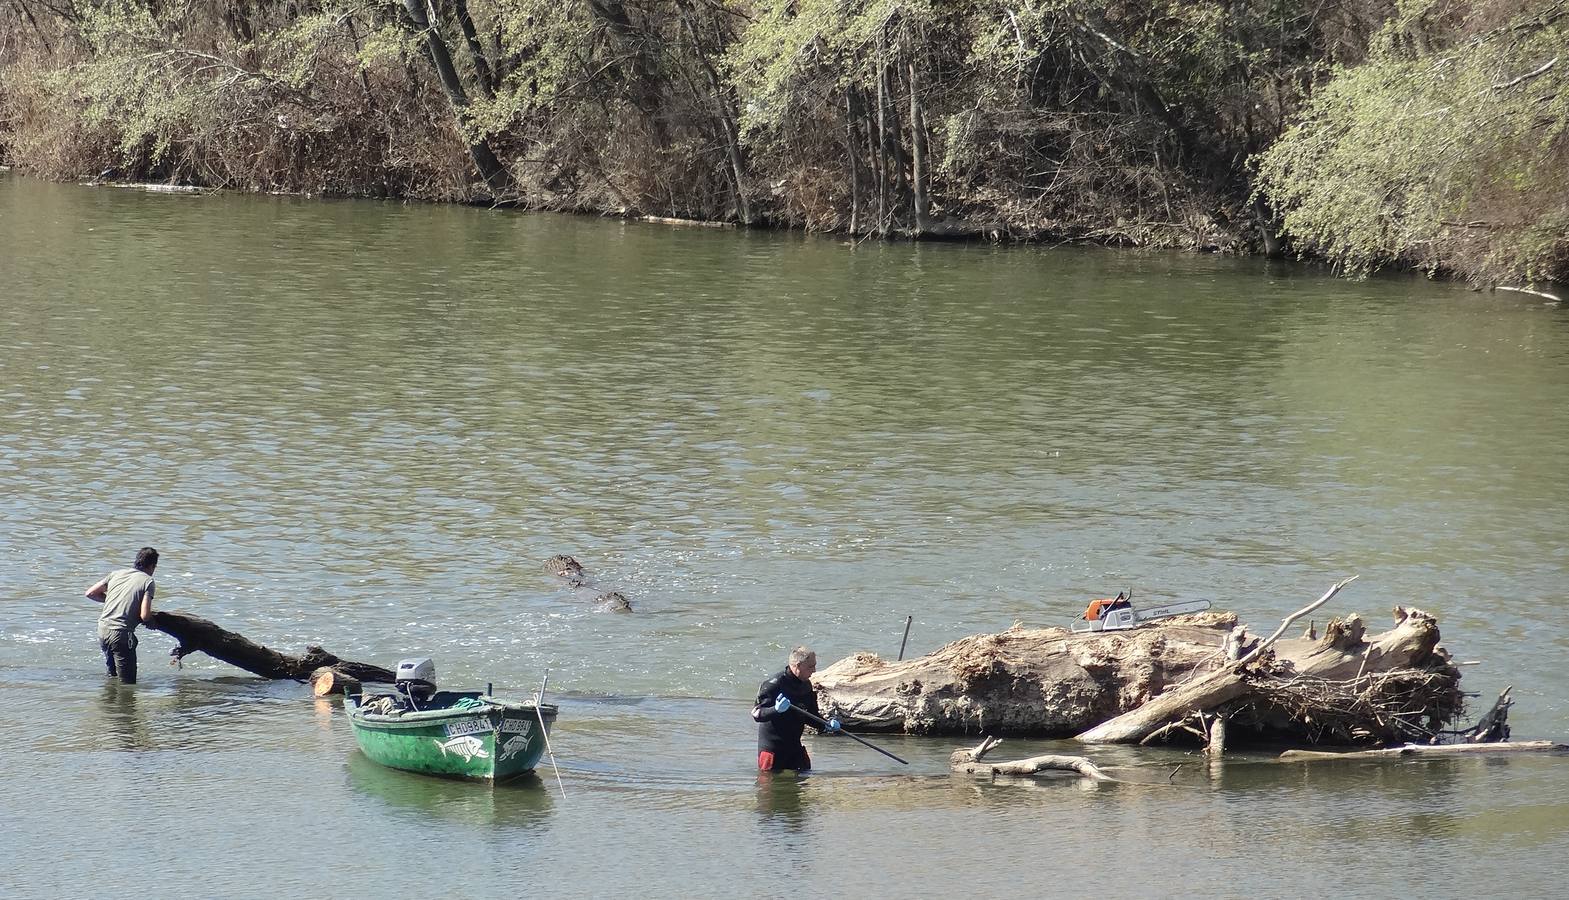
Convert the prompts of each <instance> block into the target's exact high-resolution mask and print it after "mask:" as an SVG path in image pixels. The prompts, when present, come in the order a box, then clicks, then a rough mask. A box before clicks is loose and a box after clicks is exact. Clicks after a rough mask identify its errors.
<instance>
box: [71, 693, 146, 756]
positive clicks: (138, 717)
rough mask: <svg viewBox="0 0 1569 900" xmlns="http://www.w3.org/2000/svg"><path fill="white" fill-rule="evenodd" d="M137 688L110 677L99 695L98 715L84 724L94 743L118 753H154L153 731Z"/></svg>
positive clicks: (92, 716) (90, 717)
mask: <svg viewBox="0 0 1569 900" xmlns="http://www.w3.org/2000/svg"><path fill="white" fill-rule="evenodd" d="M137 693H138V691H137V686H136V685H134V684H124V683H122V682H121V681H120V679H118V678H108V677H106V678H105V680H104V684H103V689H102V691H101V692H100V693H99V695H98V705H97V708H96V710H95V712H96V715H90V716H89V717H88V718H87V721H86V722H85V723H84V724H85V727H86V730H87V731H88V733H89V734H90V735H92V738H91V740H92V743H93V744H98V745H107V746H109V747H112V748H113V749H116V750H152V749H154V747H155V746H156V745H155V744H154V741H153V730H152V728H151V727H149V725H148V722H147V713H146V712H145V711H144V710H143V709H142V708H141V705H140V703H139V702H138V700H137V696H136V695H137Z"/></svg>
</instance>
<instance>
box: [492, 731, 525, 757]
mask: <svg viewBox="0 0 1569 900" xmlns="http://www.w3.org/2000/svg"><path fill="white" fill-rule="evenodd" d="M527 746H528V735H526V734H515V735H513V736H512V737H509V738H507V742H506V743H505V744H502V745H501V752H500V753H497V754H496V762H506V761H507V760H509V759H511V758H512V757H514V756H517V755H518V754H519V753H522V752H523V749H524V748H525V747H527Z"/></svg>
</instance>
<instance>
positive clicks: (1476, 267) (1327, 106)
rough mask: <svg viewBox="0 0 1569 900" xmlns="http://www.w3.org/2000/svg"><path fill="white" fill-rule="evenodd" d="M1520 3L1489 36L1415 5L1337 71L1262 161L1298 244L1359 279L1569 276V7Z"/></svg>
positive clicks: (1449, 13)
mask: <svg viewBox="0 0 1569 900" xmlns="http://www.w3.org/2000/svg"><path fill="white" fill-rule="evenodd" d="M1512 5H1513V6H1514V7H1515V8H1514V9H1512V10H1510V11H1509V13H1510V14H1508V15H1507V16H1504V17H1503V20H1502V21H1493V22H1491V23H1488V25H1487V27H1485V28H1484V29H1482V30H1478V28H1477V26H1476V25H1474V24H1472V23H1473V22H1474V21H1475V20H1474V19H1469V18H1466V17H1457V16H1455V15H1454V12H1455V11H1454V9H1453V8H1452V5H1451V4H1446V3H1444V2H1442V0H1421V2H1410V3H1404V4H1402V6H1401V9H1400V14H1399V16H1397V17H1396V18H1395V19H1393V20H1392V21H1391V23H1390V24H1389V26H1388V27H1386V28H1385V29H1384V30H1383V32H1382V33H1381V34H1380V35H1379V36H1378V37H1377V39H1376V40H1375V41H1374V42H1373V53H1372V57H1371V58H1370V59H1369V61H1368V62H1366V63H1365V64H1363V65H1359V66H1353V67H1347V68H1342V69H1339V70H1337V71H1336V72H1335V75H1334V77H1333V78H1332V79H1331V80H1330V81H1329V83H1328V84H1326V85H1325V86H1324V88H1323V89H1322V90H1320V91H1319V93H1318V94H1317V96H1316V97H1315V98H1314V100H1313V102H1312V105H1311V107H1310V108H1309V109H1308V111H1307V114H1306V115H1305V117H1304V118H1303V120H1302V122H1301V123H1300V124H1298V125H1297V126H1296V127H1294V128H1293V129H1291V131H1290V132H1288V133H1287V134H1286V135H1285V136H1284V137H1283V138H1282V140H1281V141H1280V142H1279V143H1278V144H1277V145H1275V146H1274V147H1272V148H1271V149H1270V150H1269V152H1267V153H1266V154H1264V155H1263V157H1262V158H1261V161H1260V175H1261V188H1262V190H1263V192H1264V194H1265V195H1266V196H1267V197H1268V198H1269V200H1270V201H1271V202H1272V203H1273V204H1274V205H1275V206H1276V208H1277V209H1280V210H1282V211H1284V213H1285V217H1284V224H1285V228H1286V230H1287V232H1288V233H1289V234H1290V235H1291V236H1292V237H1293V238H1294V239H1295V240H1296V241H1297V243H1298V246H1299V248H1300V249H1302V250H1303V251H1305V252H1310V253H1314V254H1318V255H1323V256H1326V257H1328V258H1330V259H1332V260H1334V261H1335V262H1337V263H1338V264H1339V265H1341V266H1342V267H1344V268H1345V270H1346V271H1348V272H1350V273H1353V274H1365V273H1367V272H1370V271H1373V270H1374V269H1377V268H1379V267H1380V266H1384V265H1388V264H1391V263H1402V264H1409V265H1415V266H1420V267H1423V268H1425V269H1427V270H1429V271H1433V272H1437V271H1456V272H1459V273H1462V274H1465V275H1467V276H1469V277H1471V278H1473V279H1475V280H1477V281H1479V282H1483V283H1492V282H1497V281H1500V280H1514V279H1521V280H1526V281H1531V280H1538V279H1564V278H1566V277H1569V240H1566V234H1569V227H1566V226H1569V179H1566V178H1565V177H1564V172H1566V171H1569V143H1566V140H1565V126H1566V125H1569V90H1566V89H1565V88H1566V87H1569V80H1566V70H1569V33H1566V31H1565V24H1566V22H1569V11H1566V4H1565V3H1563V2H1562V0H1557V2H1524V3H1518V4H1512ZM1490 12H1492V13H1493V14H1494V16H1497V15H1498V13H1499V12H1500V10H1499V9H1498V8H1497V6H1494V7H1493V8H1492V9H1491V10H1490ZM1457 22H1458V25H1457V24H1456V23H1457Z"/></svg>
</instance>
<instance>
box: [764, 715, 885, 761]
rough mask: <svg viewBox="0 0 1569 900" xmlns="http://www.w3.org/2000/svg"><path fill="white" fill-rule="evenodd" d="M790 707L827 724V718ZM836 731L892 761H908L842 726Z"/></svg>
mask: <svg viewBox="0 0 1569 900" xmlns="http://www.w3.org/2000/svg"><path fill="white" fill-rule="evenodd" d="M790 708H791V709H793V710H795V711H796V712H798V713H800V714H801V715H803V716H806V717H807V718H808V719H810V720H812V721H813V722H816V723H817V724H819V725H822V726H825V727H826V726H827V725H828V720H827V719H824V718H823V717H822V716H814V715H812V714H811V713H809V712H807V711H806V710H804V709H802V708H801V707H799V706H791V707H790ZM837 733H838V734H842V735H844V736H845V737H847V738H849V739H850V740H852V741H855V742H856V743H859V744H865V745H866V746H868V747H870V748H872V749H873V750H876V751H877V752H878V753H881V754H882V755H884V756H886V757H888V758H889V759H891V760H893V761H894V762H897V763H903V764H904V765H909V763H908V762H906V761H905V760H902V759H900V758H899V757H897V756H894V755H893V754H892V753H889V752H888V751H887V750H884V749H883V748H881V747H879V746H877V745H876V744H874V743H872V742H871V741H868V740H863V739H862V738H859V737H857V736H855V735H853V734H851V733H850V732H848V731H845V730H844V729H843V728H841V729H839V731H838V732H837Z"/></svg>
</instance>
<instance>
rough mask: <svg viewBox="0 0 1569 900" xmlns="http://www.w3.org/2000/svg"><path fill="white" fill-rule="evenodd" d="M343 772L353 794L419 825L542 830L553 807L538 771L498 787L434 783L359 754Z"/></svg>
mask: <svg viewBox="0 0 1569 900" xmlns="http://www.w3.org/2000/svg"><path fill="white" fill-rule="evenodd" d="M346 770H347V773H348V779H349V785H350V786H351V787H352V788H353V789H354V790H355V791H356V792H358V793H361V794H364V795H365V796H367V797H371V798H374V799H375V800H376V801H377V802H379V803H382V804H385V805H386V806H387V807H388V808H390V809H392V810H393V811H395V812H396V813H398V814H400V815H404V816H412V817H414V819H416V820H418V821H424V820H426V819H429V818H432V817H434V818H437V819H442V820H447V821H451V822H457V823H460V824H464V825H473V826H504V827H507V828H519V829H530V828H543V827H544V826H546V825H547V824H549V821H550V813H551V810H552V809H554V807H555V799H554V798H553V797H552V796H551V793H550V790H549V789H548V788H547V786H546V785H545V783H544V781H543V780H541V779H540V778H539V775H538V773H537V772H535V773H530V774H528V775H523V776H520V777H518V778H514V779H512V780H510V781H506V782H503V783H501V784H490V783H486V782H475V781H459V780H456V779H448V778H433V777H431V776H428V775H416V774H414V773H412V772H402V771H399V770H397V769H389V768H387V767H386V766H383V765H380V764H378V763H376V762H374V761H372V760H371V759H370V758H369V757H367V756H365V754H363V753H360V752H359V751H357V750H356V751H353V752H351V753H350V754H349V755H348V764H347V766H346Z"/></svg>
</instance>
